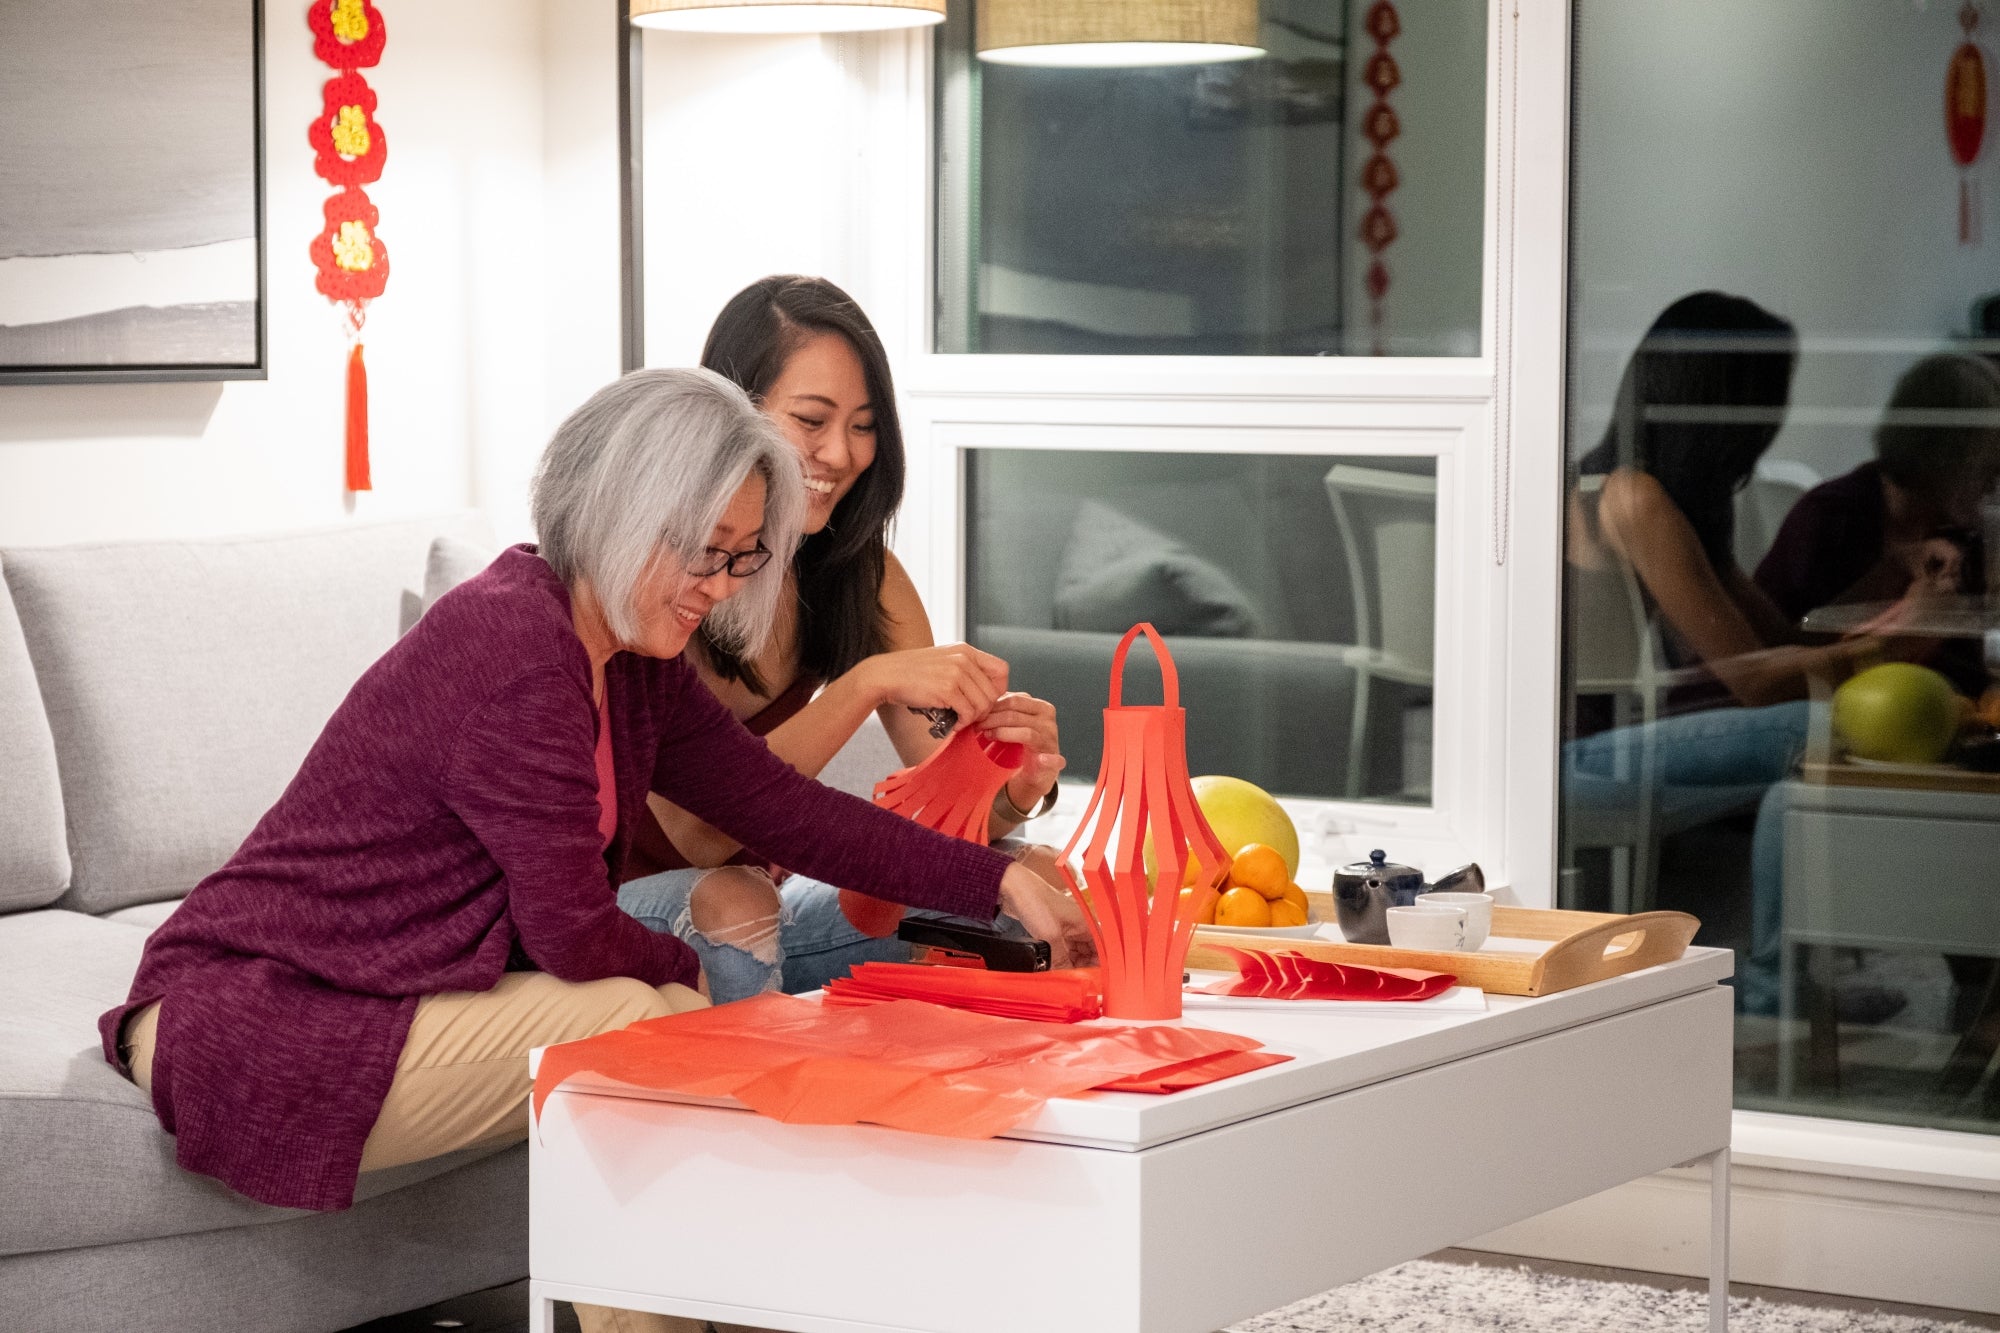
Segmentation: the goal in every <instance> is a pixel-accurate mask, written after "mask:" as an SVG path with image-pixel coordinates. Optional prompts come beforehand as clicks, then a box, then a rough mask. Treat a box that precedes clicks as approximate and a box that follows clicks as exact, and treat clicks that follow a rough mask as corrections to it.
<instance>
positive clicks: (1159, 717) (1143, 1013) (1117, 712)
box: [1062, 624, 1229, 1018]
mask: <svg viewBox="0 0 2000 1333" xmlns="http://www.w3.org/2000/svg"><path fill="white" fill-rule="evenodd" d="M1141 634H1144V635H1145V636H1146V638H1147V640H1148V641H1149V642H1150V643H1151V644H1152V646H1153V655H1154V657H1155V658H1156V659H1157V660H1158V662H1159V665H1160V677H1161V680H1162V682H1163V683H1164V685H1165V689H1166V702H1165V703H1163V704H1157V705H1137V704H1126V703H1124V702H1123V701H1122V696H1123V686H1124V681H1125V655H1126V653H1128V652H1130V651H1131V648H1132V644H1133V642H1134V641H1135V640H1137V639H1138V637H1139V636H1140V635H1141ZM1180 702H1181V686H1180V675H1179V673H1178V672H1176V671H1175V670H1174V659H1173V656H1172V654H1170V653H1169V652H1168V651H1167V645H1166V642H1165V640H1163V639H1161V638H1160V635H1159V631H1157V630H1155V629H1154V628H1153V627H1152V626H1151V625H1145V624H1141V625H1134V626H1133V627H1132V628H1131V629H1130V630H1129V631H1127V632H1126V635H1125V637H1124V638H1123V639H1121V640H1119V643H1118V651H1117V652H1116V653H1115V654H1113V655H1112V659H1111V704H1110V707H1108V708H1106V709H1105V710H1104V760H1103V763H1102V764H1101V765H1100V767H1099V768H1098V771H1097V787H1096V789H1095V790H1094V791H1092V792H1091V794H1090V805H1089V807H1088V808H1087V809H1086V810H1085V811H1084V814H1083V819H1082V821H1081V822H1079V823H1078V824H1077V828H1076V832H1075V834H1074V835H1072V836H1071V838H1070V840H1069V845H1068V846H1066V847H1064V848H1063V856H1062V862H1063V873H1064V876H1065V877H1066V878H1067V879H1068V881H1069V889H1070V893H1071V894H1072V895H1074V896H1075V898H1076V900H1077V902H1078V903H1079V904H1081V905H1082V907H1083V910H1084V914H1085V915H1086V916H1087V917H1089V919H1090V933H1091V937H1092V938H1093V939H1094V940H1095V941H1096V944H1097V957H1098V963H1099V965H1100V967H1101V969H1102V971H1103V975H1104V1013H1105V1016H1106V1017H1109V1018H1179V1017H1180V1014H1181V969H1182V967H1183V966H1184V965H1185V963H1186V961H1187V951H1188V945H1189V943H1190V942H1192V940H1193V938H1194V928H1195V925H1196V923H1197V922H1199V921H1200V919H1201V917H1202V914H1203V913H1204V912H1206V911H1207V910H1208V905H1209V903H1211V902H1212V901H1214V899H1215V892H1216V886H1217V885H1219V884H1220V883H1221V881H1222V876H1223V874H1224V873H1225V872H1226V871H1227V869H1228V866H1229V859H1228V857H1227V856H1226V855H1225V854H1224V852H1223V849H1222V840H1221V839H1220V838H1218V837H1216V836H1215V831H1214V830H1213V829H1211V828H1210V827H1209V826H1208V820H1207V819H1205V818H1204V817H1203V816H1202V813H1201V807H1200V806H1199V805H1198V804H1196V803H1195V799H1194V785H1193V783H1192V782H1190V781H1189V779H1188V765H1187V712H1186V710H1184V709H1183V708H1182V707H1181V706H1180ZM1149 842H1150V843H1151V844H1152V847H1153V850H1154V865H1155V867H1156V868H1157V871H1158V874H1157V881H1156V882H1157V884H1158V886H1159V888H1158V892H1154V891H1153V885H1152V884H1150V883H1149V882H1148V879H1147V875H1146V847H1147V844H1148V843H1149ZM1079 848H1081V849H1082V853H1083V860H1082V866H1083V882H1082V883H1081V884H1079V883H1078V882H1077V872H1076V870H1075V869H1074V868H1073V867H1072V865H1071V862H1070V858H1071V856H1072V855H1073V854H1074V853H1076V851H1077V850H1078V849H1079ZM1190 862H1192V863H1193V864H1194V869H1195V873H1194V876H1193V880H1192V883H1193V888H1192V889H1191V890H1190V891H1189V892H1187V893H1182V892H1180V891H1179V886H1180V885H1181V884H1184V883H1188V882H1189V878H1188V874H1187V870H1188V865H1189V863H1190Z"/></svg>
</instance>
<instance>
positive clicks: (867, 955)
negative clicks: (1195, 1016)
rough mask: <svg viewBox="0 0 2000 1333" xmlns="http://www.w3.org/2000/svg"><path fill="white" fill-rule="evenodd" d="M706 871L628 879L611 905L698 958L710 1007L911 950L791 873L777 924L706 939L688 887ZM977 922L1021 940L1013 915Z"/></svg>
mask: <svg viewBox="0 0 2000 1333" xmlns="http://www.w3.org/2000/svg"><path fill="white" fill-rule="evenodd" d="M708 874H709V872H708V871H707V870H699V869H698V870H667V871H663V872H661V873H660V874H657V875H648V876H646V877H645V878H644V879H635V880H632V881H631V882H630V883H628V884H626V885H624V886H623V887H621V888H620V889H619V890H618V906H619V907H620V908H621V909H623V911H624V912H625V913H626V915H628V916H630V917H633V918H634V919H636V920H637V921H639V923H640V924H642V925H644V926H646V927H647V928H648V929H650V930H657V931H660V932H662V933H663V934H671V935H676V936H678V937H680V938H681V939H682V940H685V941H686V942H687V944H688V946H689V947H690V948H692V949H693V950H694V951H695V953H696V955H697V956H699V957H700V959H701V968H702V972H703V973H704V974H705V975H706V976H707V978H708V991H709V998H710V999H712V1000H714V1002H715V1003H717V1004H727V1003H729V1002H730V1001H731V1000H741V999H746V998H748V997H749V996H752V995H761V994H763V993H764V992H765V991H773V990H783V991H785V993H787V994H789V995H797V994H799V993H801V992H803V991H810V990H818V989H819V988H820V987H822V986H824V985H825V984H826V983H827V982H829V981H831V980H832V979H833V978H835V977H844V976H846V975H847V970H848V969H849V968H850V967H852V966H854V965H855V964H856V963H868V962H883V963H907V962H909V961H910V946H909V944H908V943H907V942H906V941H903V940H899V939H897V938H896V937H895V936H894V935H891V936H889V937H887V938H886V939H876V938H874V937H872V936H869V935H864V934H862V933H861V932H860V931H858V930H856V929H855V928H854V927H853V925H851V924H850V923H849V922H848V920H847V917H846V915H845V914H844V913H843V912H842V911H841V910H840V891H839V890H838V889H836V888H834V887H833V886H832V885H831V884H823V883H821V882H820V881H819V880H816V879H807V878H805V877H804V876H801V875H794V876H792V877H791V878H790V879H787V880H786V881H785V882H784V884H783V886H782V887H780V889H779V890H778V899H779V903H780V909H779V913H778V918H777V920H776V921H771V920H769V919H768V918H767V919H765V920H763V921H756V922H749V923H745V924H744V925H740V926H736V927H733V928H731V929H730V930H726V931H717V932H714V934H713V935H708V934H704V933H703V932H701V931H700V930H697V929H696V928H695V925H694V913H693V907H692V903H693V898H694V890H695V885H697V884H699V883H700V882H701V880H702V879H703V877H705V876H706V875H708ZM910 915H911V916H917V917H929V918H933V919H936V920H958V919H961V918H955V917H950V916H947V915H946V914H944V913H942V912H925V911H917V910H912V911H911V913H910ZM978 924H980V925H985V926H990V927H992V928H993V929H995V930H998V931H1000V932H1002V933H1003V934H1008V935H1013V936H1015V937H1016V938H1020V939H1026V938H1027V937H1028V934H1027V932H1026V931H1025V930H1022V929H1021V927H1020V926H1019V925H1018V924H1017V923H1016V922H1015V921H1014V919H1013V918H1012V917H1008V916H1000V917H997V918H995V919H994V920H992V921H983V922H980V923H978Z"/></svg>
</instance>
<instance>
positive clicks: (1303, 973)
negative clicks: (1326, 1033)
mask: <svg viewBox="0 0 2000 1333" xmlns="http://www.w3.org/2000/svg"><path fill="white" fill-rule="evenodd" d="M1215 951H1216V952H1217V953H1219V954H1224V955H1226V956H1227V957H1228V958H1229V960H1230V961H1231V962H1233V963H1235V964H1236V968H1237V975H1236V976H1233V977H1226V978H1224V979H1223V980H1221V981H1216V982H1211V983H1209V984H1208V985H1206V986H1199V987H1197V988H1196V989H1197V990H1198V991H1200V992H1201V993H1202V994H1205V995H1244V996H1252V997H1255V998H1257V999H1265V1000H1428V999H1432V998H1433V997H1435V996H1439V995H1442V994H1444V993H1445V992H1446V991H1448V990H1450V989H1451V988H1452V987H1453V986H1456V985H1457V984H1458V978H1457V977H1454V976H1451V975H1449V974H1447V973H1443V972H1418V971H1413V970H1411V969H1409V968H1401V967H1357V966H1355V965H1353V964H1343V963H1324V962H1321V961H1319V960H1318V959H1316V958H1308V957H1306V956H1305V955H1304V954H1301V953H1296V952H1292V951H1289V950H1287V951H1286V952H1284V953H1265V952H1263V951H1262V950H1258V949H1228V948H1224V947H1222V946H1221V945H1216V946H1215Z"/></svg>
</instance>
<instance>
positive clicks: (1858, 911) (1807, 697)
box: [1562, 0, 2000, 1133]
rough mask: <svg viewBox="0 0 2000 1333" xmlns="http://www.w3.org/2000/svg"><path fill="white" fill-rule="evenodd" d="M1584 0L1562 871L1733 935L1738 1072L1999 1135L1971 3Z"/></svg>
mask: <svg viewBox="0 0 2000 1333" xmlns="http://www.w3.org/2000/svg"><path fill="white" fill-rule="evenodd" d="M1575 15H1576V22H1575V42H1576V46H1575V57H1574V70H1575V93H1574V101H1575V121H1574V123H1575V126H1576V131H1575V138H1574V140H1573V149H1572V159H1571V167H1572V176H1573V190H1572V209H1573V225H1572V232H1571V246H1570V266H1571V284H1570V299H1571V310H1570V324H1569V327H1570V335H1569V337H1570V363H1571V372H1570V378H1569V409H1568V412H1569V416H1568V432H1567V434H1568V449H1569V458H1570V474H1571V476H1570V483H1569V485H1568V487H1567V492H1566V497H1565V498H1566V520H1567V521H1566V531H1567V532H1568V534H1569V538H1568V546H1567V560H1566V565H1567V575H1566V580H1565V582H1566V587H1567V615H1568V627H1567V638H1566V645H1567V646H1566V654H1565V657H1566V665H1567V676H1568V682H1567V688H1566V693H1565V724H1564V734H1563V759H1562V807H1563V810H1562V813H1563V819H1562V856H1563V864H1564V868H1563V872H1562V879H1563V890H1562V898H1563V901H1564V904H1565V905H1568V906H1576V907H1600V908H1601V907H1605V906H1609V907H1612V908H1613V909H1615V910H1627V909H1637V908H1647V907H1654V906H1658V907H1675V908H1684V909H1686V910H1688V911H1691V912H1693V913H1695V914H1696V915H1698V916H1700V917H1701V918H1702V919H1703V921H1704V923H1705V930H1704V935H1703V937H1702V940H1701V942H1703V943H1715V944H1723V945H1728V946H1731V947H1734V948H1735V949H1736V950H1737V951H1738V953H1737V956H1738V960H1739V962H1738V976H1737V981H1736V985H1737V993H1738V1003H1739V1011H1740V1014H1739V1018H1738V1022H1737V1059H1736V1069H1737V1080H1738V1102H1739V1105H1741V1106H1744V1107H1748V1108H1753V1109H1762V1110H1778V1111H1795V1112H1806V1113H1811V1114H1817V1115H1829V1116H1838V1117H1849V1118H1856V1119H1864V1120H1879V1121H1889V1122H1899V1123H1913V1124H1926V1125H1935V1126H1945V1127H1950V1128H1956V1129H1969V1130H1979V1131H1985V1132H1989V1133H1990V1132H1995V1131H1996V1130H2000V1085H1996V1083H1995V1082H1994V1080H1993V1079H1992V1077H1991V1072H1990V1070H1989V1069H1988V1063H1989V1061H1990V1059H1991V1057H1992V1055H1993V1051H1994V1042H1993V1036H1992V1034H1993V1032H1994V1031H1995V1029H1996V1027H2000V964H1996V958H2000V892H1997V891H2000V868H1996V867H2000V859H1996V851H2000V776H1995V775H1994V774H1993V773H1992V772H1991V771H1990V769H1991V767H1992V766H1993V764H1994V760H1995V753H1996V750H1995V747H1996V745H2000V739H1996V731H1995V729H1994V726H1993V725H1992V724H1993V723H1995V722H2000V717H1993V716H1992V713H1993V711H1994V709H1995V706H1996V704H1995V701H1996V699H2000V696H1996V695H1995V694H1994V693H1993V692H1992V690H1993V686H1994V683H1995V679H1996V673H2000V654H1995V653H1994V652H1993V650H1994V649H1996V648H2000V637H1996V636H1995V635H1994V631H1995V630H1996V628H2000V620H1996V619H1995V612H1994V610H1993V608H1994V607H1995V605H1996V603H1995V602H1994V601H1992V600H1991V593H1990V590H1991V589H1992V588H1993V587H1994V582H1993V581H1992V575H1993V573H1994V566H1993V563H1992V562H1993V552H1994V551H1995V550H2000V493H1996V491H1995V489H1994V488H1995V483H1996V481H2000V320H1996V314H2000V299H1996V297H1995V292H1996V289H2000V272H1996V270H1995V268H1994V264H1993V258H1992V255H1993V251H1992V248H1991V247H1992V244H1993V240H1994V237H1993V236H1992V234H1991V232H1990V229H1989V230H1987V231H1986V232H1985V233H1983V234H1982V221H1983V219H1982V217H1981V214H1980V203H1981V201H1982V200H1983V199H1990V198H1993V197H1996V195H1995V192H1996V190H2000V173H1996V171H1995V166H1994V163H1995V159H1994V158H1993V157H1992V156H1991V155H1990V154H1989V155H1988V156H1987V157H1986V158H1985V159H1984V160H1983V161H1978V162H1974V163H1973V164H1972V165H1970V166H1962V165H1960V162H1959V160H1958V159H1956V158H1955V157H1954V142H1953V139H1952V135H1953V133H1954V132H1955V131H1954V124H1955V122H1953V121H1952V119H1951V117H1952V115H1953V114H1954V108H1955V107H1956V106H1957V105H1958V104H1957V103H1956V102H1955V101H1952V100H1950V99H1949V98H1948V99H1947V102H1946V111H1947V115H1946V117H1945V118H1944V123H1942V124H1941V123H1940V117H1939V115H1938V111H1939V105H1938V101H1939V91H1940V89H1941V88H1942V87H1944V86H1945V85H1946V80H1947V78H1948V77H1958V76H1954V75H1948V70H1950V69H1951V68H1952V67H1953V62H1954V61H1955V60H1956V59H1959V58H1960V57H1959V56H1958V54H1957V53H1958V52H1959V50H1960V48H1961V46H1962V44H1963V43H1965V41H1966V40H1967V37H1966V33H1965V32H1964V31H1962V30H1961V27H1960V16H1959V7H1958V6H1955V5H1935V6H1930V7H1928V8H1924V7H1919V8H1917V9H1914V10H1913V9H1911V8H1910V7H1908V6H1883V5H1879V4H1875V3H1873V2H1872V0H1841V2H1840V3H1837V4H1830V3H1827V0H1766V3H1763V4H1760V5H1757V6H1751V7H1745V6H1742V5H1738V4H1730V3H1726V0H1703V2H1702V3H1682V2H1676V3H1671V4H1670V3H1664V2H1660V3H1643V4H1635V3H1630V0H1577V3H1576V5H1575ZM1982 547H1983V548H1984V552H1985V555H1984V563H1983V564H1982V557H1981V550H1982ZM1982 589H1985V590H1987V599H1985V600H1982V598H1981V596H1980V594H1981V591H1982ZM1954 695H1956V696H1957V701H1956V702H1954V700H1953V697H1952V696H1954ZM1982 697H1983V698H1984V699H1985V701H1986V702H1985V705H1984V711H1983V713H1982V714H1981V715H1980V716H1981V717H1982V718H1983V719H1984V720H1983V721H1972V722H1968V723H1967V724H1966V725H1964V726H1960V725H1958V724H1959V715H1960V710H1970V709H1972V708H1973V707H1974V706H1975V701H1977V700H1980V699H1981V698H1982ZM1982 769H1986V770H1988V771H1981V770H1982Z"/></svg>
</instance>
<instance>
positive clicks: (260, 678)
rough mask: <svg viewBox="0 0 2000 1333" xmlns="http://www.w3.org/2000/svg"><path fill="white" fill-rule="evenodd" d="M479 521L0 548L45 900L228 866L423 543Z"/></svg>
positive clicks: (372, 651) (124, 889) (411, 582)
mask: <svg viewBox="0 0 2000 1333" xmlns="http://www.w3.org/2000/svg"><path fill="white" fill-rule="evenodd" d="M483 526H484V525H483V523H482V522H481V521H480V520H478V519H476V518H474V517H471V516H467V517H465V518H462V519H458V520H434V521H425V522H408V523H393V524H382V525H376V526H369V527H354V528H340V529H335V530H332V531H327V532H318V533H309V534H304V535H293V536H283V537H267V538H253V539H240V540H229V541H203V542H173V543H146V544H126V545H109V546H67V547H52V548H46V549H29V548H17V549H12V550H8V551H5V552H0V572H4V574H5V576H6V581H7V586H8V588H9V590H10V591H11V592H12V594H13V598H14V604H15V606H16V607H17V609H18V610H19V612H20V618H21V628H22V631H23V634H24V636H25V638H26V640H27V645H28V651H29V654H30V656H31V657H32V659H33V661H34V665H35V672H36V675H37V677H38V678H39V680H40V684H41V694H42V700H43V702H44V704H45V705H46V707H47V710H48V721H49V729H50V731H51V733H52V734H53V736H54V739H55V748H56V754H57V756H58V757H59V765H58V766H59V769H60V772H61V778H62V797H63V805H64V813H65V815H66V818H67V821H68V827H69V854H70V860H71V861H72V863H73V865H72V869H71V875H70V887H69V891H68V892H67V893H66V894H64V895H63V897H62V899H61V900H60V903H61V905H62V906H64V907H71V908H75V909H77V910H80V911H87V912H107V911H110V910H112V909H114V908H118V907H126V906H131V905H133V904H136V903H144V902H152V901H156V900H158V899H161V898H177V897H179V896H181V895H182V894H185V893H186V892H187V891H188V890H189V889H190V888H192V887H193V886H194V885H195V883H196V882H197V881H199V880H200V879H201V878H202V877H203V876H204V875H207V874H208V873H209V872H211V871H213V870H214V869H215V868H216V867H218V866H220V865H221V864H222V863H223V861H225V860H226V859H228V857H229V855H230V854H231V853H232V852H234V851H235V850H236V848H237V846H238V845H239V844H240V843H241V842H242V841H243V839H244V837H245V836H246V835H248V833H249V832H250V829H251V827H252V826H253V825H254V824H255V823H256V821H257V820H258V818H259V817H261V816H262V815H263V813H264V811H265V810H267V809H268V808H270V806H271V804H272V802H274V801H275V800H276V799H277V798H278V795H279V793H280V792H282V791H283V790H284V787H285V784H286V783H288V782H289V781H291V778H292V775H293V774H294V773H295V772H296V771H297V770H298V766H299V762H300V760H302V759H303V758H304V757H305V753H306V750H307V749H308V748H309V747H310V746H311V745H312V742H313V740H314V739H315V738H316V737H317V736H318V735H319V730H320V728H321V727H322V726H323V725H324V724H325V722H326V719H327V718H328V716H330V715H331V714H332V712H333V710H334V708H335V707H336V706H338V705H339V703H340V701H341V699H342V698H343V697H345V695H346V693H347V691H348V688H349V687H350V686H352V685H353V683H354V681H355V679H356V678H357V677H359V676H360V675H361V673H362V671H363V670H365V669H366V668H367V667H368V666H369V664H370V663H372V662H373V661H374V660H375V659H376V658H377V657H379V656H380V655H381V654H382V653H383V652H384V651H385V650H386V649H388V648H389V646H390V645H391V644H393V643H394V642H395V641H396V636H397V634H398V633H399V632H400V631H401V629H402V628H403V603H404V600H405V598H406V596H407V598H408V599H409V600H410V601H411V602H412V603H414V602H415V601H416V600H417V593H416V591H415V589H416V588H417V587H418V586H419V583H420V580H421V579H422V578H423V575H424V560H425V556H426V554H427V553H428V551H429V549H430V545H431V541H432V539H433V538H435V537H436V536H438V535H439V533H440V531H453V532H456V533H457V534H458V535H461V536H464V537H465V538H466V539H468V540H478V539H479V533H480V531H481V529H483Z"/></svg>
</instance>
